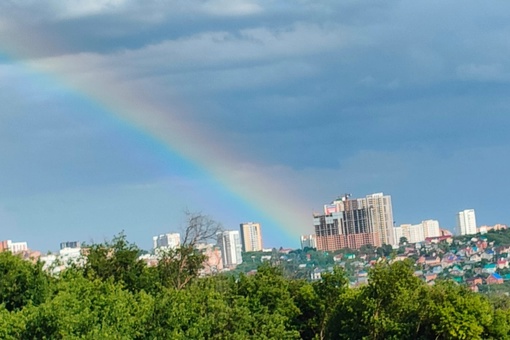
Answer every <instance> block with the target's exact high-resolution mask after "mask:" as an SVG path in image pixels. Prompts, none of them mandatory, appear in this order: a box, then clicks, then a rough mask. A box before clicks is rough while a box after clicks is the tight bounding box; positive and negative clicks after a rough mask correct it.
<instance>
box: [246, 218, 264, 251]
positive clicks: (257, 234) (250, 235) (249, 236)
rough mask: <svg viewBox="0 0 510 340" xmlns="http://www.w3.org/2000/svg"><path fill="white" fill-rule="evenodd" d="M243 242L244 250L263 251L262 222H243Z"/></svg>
mask: <svg viewBox="0 0 510 340" xmlns="http://www.w3.org/2000/svg"><path fill="white" fill-rule="evenodd" d="M241 243H242V244H243V252H247V251H262V230H261V228H260V223H255V222H246V223H241Z"/></svg>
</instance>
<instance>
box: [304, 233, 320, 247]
mask: <svg viewBox="0 0 510 340" xmlns="http://www.w3.org/2000/svg"><path fill="white" fill-rule="evenodd" d="M305 248H317V238H316V236H315V234H310V235H302V236H301V249H305Z"/></svg>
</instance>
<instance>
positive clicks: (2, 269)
mask: <svg viewBox="0 0 510 340" xmlns="http://www.w3.org/2000/svg"><path fill="white" fill-rule="evenodd" d="M42 267H43V263H41V262H37V263H35V264H32V263H31V262H29V261H26V260H23V259H22V258H21V257H19V256H16V255H13V254H11V253H10V252H2V253H0V304H3V305H4V306H5V308H6V309H7V310H9V311H12V310H16V309H21V308H23V307H24V306H26V305H27V304H34V305H39V304H41V303H42V302H44V301H45V300H46V299H47V298H48V296H49V294H50V290H49V281H50V278H49V276H48V275H47V274H46V273H45V272H44V271H43V269H42Z"/></svg>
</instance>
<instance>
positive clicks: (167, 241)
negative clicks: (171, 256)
mask: <svg viewBox="0 0 510 340" xmlns="http://www.w3.org/2000/svg"><path fill="white" fill-rule="evenodd" d="M152 244H153V248H154V249H175V248H177V247H179V246H180V245H181V235H180V234H179V233H170V234H162V235H158V236H154V237H153V238H152Z"/></svg>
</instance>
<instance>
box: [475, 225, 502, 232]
mask: <svg viewBox="0 0 510 340" xmlns="http://www.w3.org/2000/svg"><path fill="white" fill-rule="evenodd" d="M505 229H508V226H507V225H506V224H495V225H493V226H488V225H483V226H481V227H480V228H476V231H477V232H478V233H480V234H486V233H487V232H489V231H493V230H494V231H496V230H505Z"/></svg>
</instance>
